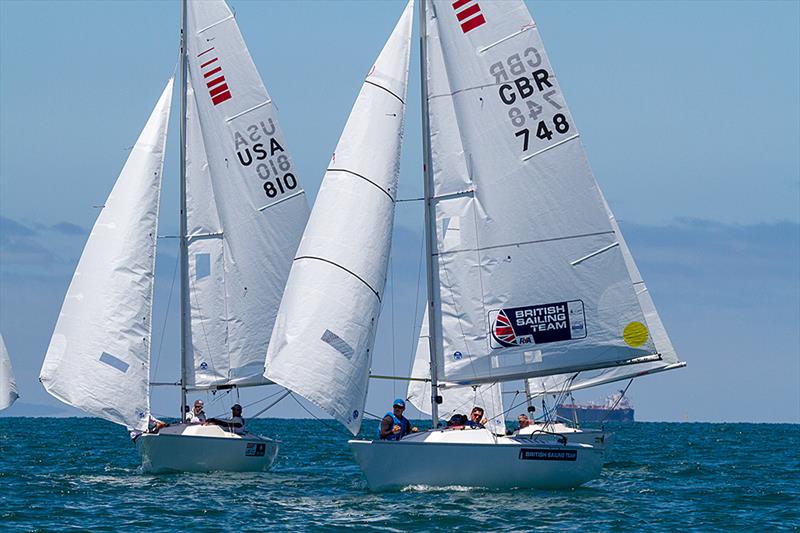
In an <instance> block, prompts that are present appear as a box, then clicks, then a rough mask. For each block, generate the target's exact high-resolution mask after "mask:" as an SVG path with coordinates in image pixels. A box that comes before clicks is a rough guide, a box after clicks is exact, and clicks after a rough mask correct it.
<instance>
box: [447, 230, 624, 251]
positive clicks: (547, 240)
mask: <svg viewBox="0 0 800 533" xmlns="http://www.w3.org/2000/svg"><path fill="white" fill-rule="evenodd" d="M613 234H614V232H613V231H612V230H609V231H598V232H596V233H583V234H580V235H568V236H566V237H553V238H551V239H537V240H534V241H525V242H510V243H506V244H495V245H493V246H484V247H478V248H463V249H461V250H447V251H445V252H436V253H434V254H433V255H434V256H442V255H450V254H458V253H464V252H476V251H481V252H482V251H484V250H493V249H496V248H507V247H509V246H521V245H526V244H539V243H543V242H554V241H568V240H570V239H580V238H583V237H598V236H600V235H613Z"/></svg>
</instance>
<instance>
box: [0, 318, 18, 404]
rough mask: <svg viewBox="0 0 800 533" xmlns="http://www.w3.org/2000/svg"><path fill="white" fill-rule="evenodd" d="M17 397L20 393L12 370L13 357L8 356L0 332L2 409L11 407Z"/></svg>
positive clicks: (0, 401)
mask: <svg viewBox="0 0 800 533" xmlns="http://www.w3.org/2000/svg"><path fill="white" fill-rule="evenodd" d="M17 398H19V393H18V392H17V384H16V382H15V381H14V373H13V372H12V371H11V358H10V357H9V356H8V349H6V342H5V340H3V335H2V334H0V411H2V410H3V409H8V408H9V407H11V404H13V403H14V402H15V401H16V400H17Z"/></svg>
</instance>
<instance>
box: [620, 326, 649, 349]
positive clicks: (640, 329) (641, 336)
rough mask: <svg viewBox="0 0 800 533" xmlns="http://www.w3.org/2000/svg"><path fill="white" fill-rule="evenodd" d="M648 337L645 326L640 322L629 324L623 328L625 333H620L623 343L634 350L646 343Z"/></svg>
mask: <svg viewBox="0 0 800 533" xmlns="http://www.w3.org/2000/svg"><path fill="white" fill-rule="evenodd" d="M649 335H650V332H649V331H647V326H645V325H644V324H642V323H641V322H631V323H630V324H628V325H627V326H625V331H623V332H622V338H623V339H625V343H626V344H627V345H628V346H633V347H634V348H636V347H637V346H641V345H642V344H644V343H645V342H647V337H648V336H649Z"/></svg>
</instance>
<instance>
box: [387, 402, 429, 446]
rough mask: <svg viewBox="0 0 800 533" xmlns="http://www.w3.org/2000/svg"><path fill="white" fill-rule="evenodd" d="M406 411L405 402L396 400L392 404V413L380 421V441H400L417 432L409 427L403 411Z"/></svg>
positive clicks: (414, 428) (409, 424) (409, 423)
mask: <svg viewBox="0 0 800 533" xmlns="http://www.w3.org/2000/svg"><path fill="white" fill-rule="evenodd" d="M405 410H406V402H405V400H403V399H402V398H397V399H396V400H395V401H394V403H393V404H392V411H391V412H389V413H386V415H385V416H384V417H383V420H381V428H380V437H381V440H400V439H402V438H403V437H405V436H406V435H408V434H409V433H416V432H417V431H419V429H417V428H416V427H414V426H412V425H411V422H409V421H408V419H407V418H406V417H404V416H403V411H405Z"/></svg>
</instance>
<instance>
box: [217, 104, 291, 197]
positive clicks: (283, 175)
mask: <svg viewBox="0 0 800 533" xmlns="http://www.w3.org/2000/svg"><path fill="white" fill-rule="evenodd" d="M276 130H277V128H276V127H275V124H274V122H273V121H272V118H268V119H266V120H262V121H260V122H258V123H257V124H251V125H249V126H247V127H246V128H244V129H243V130H237V131H236V132H235V133H234V135H233V138H234V142H235V143H236V146H235V150H236V157H237V159H238V161H239V164H240V165H242V166H244V167H252V170H253V171H255V173H256V175H257V176H258V178H260V179H261V180H262V182H263V183H262V188H263V189H264V194H265V195H266V196H267V198H275V197H277V196H280V195H282V194H284V193H286V192H289V191H291V190H293V189H295V188H296V187H297V178H296V177H295V175H294V173H293V172H291V170H292V161H291V159H289V156H288V155H287V154H286V153H285V151H284V149H283V146H281V144H280V143H279V142H278V140H277V139H276V138H275V137H274V135H275V132H276Z"/></svg>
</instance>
